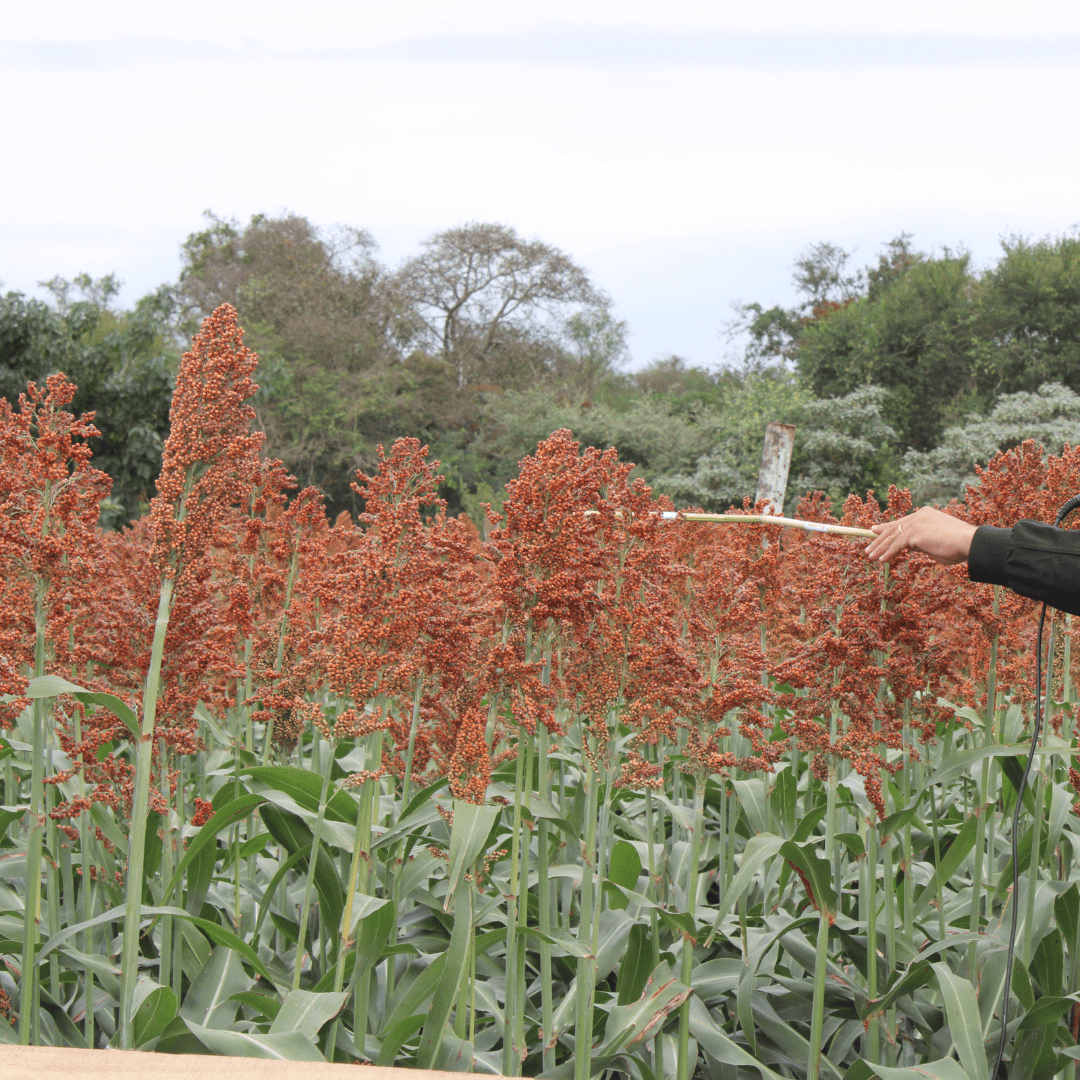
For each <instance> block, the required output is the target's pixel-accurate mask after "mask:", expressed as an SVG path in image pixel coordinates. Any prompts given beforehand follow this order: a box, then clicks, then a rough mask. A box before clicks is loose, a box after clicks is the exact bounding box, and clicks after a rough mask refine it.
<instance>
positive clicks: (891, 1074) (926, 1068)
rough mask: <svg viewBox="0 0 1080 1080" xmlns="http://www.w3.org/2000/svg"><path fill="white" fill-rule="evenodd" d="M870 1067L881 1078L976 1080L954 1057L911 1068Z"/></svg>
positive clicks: (892, 1079) (902, 1079)
mask: <svg viewBox="0 0 1080 1080" xmlns="http://www.w3.org/2000/svg"><path fill="white" fill-rule="evenodd" d="M870 1068H871V1069H873V1070H874V1073H875V1074H876V1075H877V1076H880V1077H881V1080H975V1078H974V1077H973V1076H970V1075H969V1074H968V1073H967V1072H965V1071H964V1069H963V1068H962V1066H961V1065H960V1063H959V1062H958V1061H954V1060H953V1059H952V1058H943V1059H942V1060H941V1061H931V1062H928V1063H927V1064H926V1065H913V1066H912V1067H911V1068H909V1069H890V1068H887V1067H886V1066H884V1065H871V1066H870Z"/></svg>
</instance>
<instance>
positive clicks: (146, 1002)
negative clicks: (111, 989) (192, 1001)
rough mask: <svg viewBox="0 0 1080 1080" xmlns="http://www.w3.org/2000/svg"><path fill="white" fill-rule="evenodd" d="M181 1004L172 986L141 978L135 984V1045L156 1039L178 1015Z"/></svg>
mask: <svg viewBox="0 0 1080 1080" xmlns="http://www.w3.org/2000/svg"><path fill="white" fill-rule="evenodd" d="M179 1004H180V1003H179V1002H178V1001H177V999H176V994H174V993H173V991H172V988H171V987H168V986H158V985H157V983H154V982H151V981H150V980H149V979H140V980H139V981H138V983H136V985H135V1002H134V1012H135V1015H134V1017H133V1023H134V1025H135V1045H136V1046H142V1045H143V1044H144V1043H148V1042H149V1041H150V1040H151V1039H156V1038H157V1037H158V1036H159V1035H160V1034H161V1033H162V1032H163V1031H164V1030H165V1028H166V1027H168V1025H169V1023H170V1022H171V1021H172V1018H173V1017H174V1016H175V1015H176V1010H177V1007H178V1006H179Z"/></svg>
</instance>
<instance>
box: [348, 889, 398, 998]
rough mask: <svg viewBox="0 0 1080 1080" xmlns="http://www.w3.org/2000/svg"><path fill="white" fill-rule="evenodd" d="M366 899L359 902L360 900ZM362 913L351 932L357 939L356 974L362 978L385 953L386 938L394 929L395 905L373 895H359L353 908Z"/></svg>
mask: <svg viewBox="0 0 1080 1080" xmlns="http://www.w3.org/2000/svg"><path fill="white" fill-rule="evenodd" d="M361 900H362V901H364V902H363V903H358V901H361ZM357 909H359V910H360V912H361V914H360V915H359V917H358V918H357V919H356V921H355V922H354V923H353V929H352V931H351V933H352V934H353V936H354V939H355V941H356V950H355V952H354V954H353V957H354V961H353V962H354V964H356V965H357V969H356V975H357V977H358V978H362V977H363V976H364V974H365V973H366V972H367V970H368V969H369V968H370V967H371V965H372V964H374V963H376V962H377V961H378V959H379V957H380V956H381V955H382V953H383V948H384V946H385V945H386V939H387V938H388V937H389V936H390V932H391V931H392V930H393V929H394V905H393V904H392V903H390V901H389V900H382V901H379V900H376V899H375V898H374V897H372V896H364V897H357V898H356V900H354V901H353V910H354V911H355V910H357Z"/></svg>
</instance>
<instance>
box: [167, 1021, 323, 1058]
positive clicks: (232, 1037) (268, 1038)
mask: <svg viewBox="0 0 1080 1080" xmlns="http://www.w3.org/2000/svg"><path fill="white" fill-rule="evenodd" d="M185 1020H186V1018H185ZM186 1023H187V1026H188V1029H189V1030H190V1031H191V1033H192V1034H193V1035H194V1036H195V1038H197V1039H198V1040H199V1042H201V1043H202V1044H203V1045H204V1046H205V1047H206V1048H207V1049H208V1050H210V1051H211V1052H213V1053H215V1054H220V1055H221V1056H222V1057H247V1058H272V1059H276V1060H278V1061H325V1060H326V1058H324V1057H323V1056H322V1054H320V1053H319V1050H318V1048H317V1047H316V1046H315V1044H314V1043H313V1042H312V1041H311V1040H310V1039H306V1038H304V1036H303V1035H300V1034H298V1033H297V1032H287V1033H285V1034H282V1033H277V1034H274V1035H262V1034H260V1033H259V1032H246V1031H221V1030H217V1029H214V1028H203V1027H199V1025H198V1024H194V1023H192V1022H191V1021H190V1020H186Z"/></svg>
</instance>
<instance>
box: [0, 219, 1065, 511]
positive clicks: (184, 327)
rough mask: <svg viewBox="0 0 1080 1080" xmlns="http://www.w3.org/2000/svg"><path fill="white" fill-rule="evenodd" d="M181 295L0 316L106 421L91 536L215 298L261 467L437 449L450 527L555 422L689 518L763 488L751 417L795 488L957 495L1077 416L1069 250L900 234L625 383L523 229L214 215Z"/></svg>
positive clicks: (74, 289)
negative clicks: (707, 345) (720, 336)
mask: <svg viewBox="0 0 1080 1080" xmlns="http://www.w3.org/2000/svg"><path fill="white" fill-rule="evenodd" d="M181 250H182V270H181V274H180V276H179V279H178V281H176V282H173V283H169V284H166V285H162V286H161V287H160V288H158V289H157V290H155V291H154V292H152V293H150V294H149V295H147V296H145V297H143V298H142V299H140V300H139V301H138V302H137V303H135V304H134V305H133V306H132V307H131V308H130V309H127V310H122V309H120V308H119V307H118V305H117V304H116V298H117V295H118V290H119V282H118V281H117V279H116V278H115V277H114V276H107V277H105V278H100V279H93V278H90V277H89V276H88V275H80V276H79V277H77V278H75V279H74V280H73V281H67V280H64V279H62V278H54V279H53V280H52V281H50V282H43V283H42V284H43V285H45V286H46V288H47V290H48V293H49V299H48V300H47V301H45V300H38V299H33V298H29V297H27V296H25V295H22V294H20V293H17V292H8V293H7V294H6V295H5V296H3V297H2V298H0V394H3V395H4V396H5V397H7V398H8V399H9V400H11V401H12V402H14V401H15V399H16V398H17V396H18V394H19V392H20V391H21V390H22V389H24V388H25V385H26V382H27V381H28V380H30V379H33V380H36V381H41V380H42V379H44V377H45V376H46V375H48V374H50V373H52V372H54V371H60V370H62V371H64V372H66V374H67V375H68V376H69V377H70V378H71V379H72V380H73V381H74V382H76V383H77V384H78V386H79V395H78V397H77V399H76V401H75V402H74V403H73V407H74V408H75V409H77V410H79V411H89V410H94V411H95V412H96V414H97V421H96V422H97V426H98V427H99V429H100V430H101V432H102V434H101V436H100V438H99V439H98V440H97V444H96V445H95V447H94V451H95V458H96V462H95V463H96V464H97V465H98V467H99V468H102V469H103V470H105V471H106V472H109V473H110V474H111V475H112V476H113V478H114V489H113V494H112V499H111V501H110V502H109V503H108V505H107V507H106V509H105V512H104V514H103V519H104V521H105V523H106V524H107V525H111V526H117V525H121V524H123V523H124V522H126V521H127V520H129V519H130V518H132V517H134V516H137V515H138V514H139V513H141V511H142V509H143V508H144V507H145V505H146V503H147V502H148V500H149V497H150V495H152V493H153V481H154V478H155V477H156V475H157V472H158V469H159V466H160V456H161V446H162V440H163V438H164V435H165V433H166V432H167V430H168V409H169V400H170V394H171V387H172V382H173V376H174V373H175V368H176V364H177V362H178V359H179V355H180V352H181V351H182V348H183V344H182V343H183V342H184V341H185V340H187V339H189V338H190V336H191V335H192V334H193V333H194V331H195V330H196V329H197V327H198V325H199V324H200V323H201V321H202V319H203V318H204V317H205V316H206V315H208V314H209V313H210V312H211V311H212V310H213V309H214V308H216V307H217V306H218V305H219V304H221V303H224V302H228V303H230V304H232V305H233V306H234V307H235V308H236V309H237V311H238V312H239V316H240V321H241V324H242V325H243V326H244V327H245V328H246V331H247V338H246V341H247V343H248V344H249V345H251V347H253V348H254V349H255V350H256V351H257V352H258V353H259V354H260V356H261V358H262V363H261V365H260V372H259V379H260V382H261V384H262V386H261V389H260V391H259V395H258V399H257V401H256V409H257V413H258V421H259V423H260V424H261V425H262V427H263V428H264V429H265V431H266V433H267V450H268V452H269V453H270V454H271V455H272V456H275V457H280V458H281V459H282V460H283V461H284V462H285V464H286V465H287V467H288V468H289V469H290V470H291V471H292V472H293V473H294V474H295V475H296V476H297V478H298V480H299V481H300V482H301V484H304V485H307V484H312V485H315V486H317V487H320V488H322V490H323V491H324V492H325V493H326V495H327V502H328V506H329V508H330V510H331V511H332V512H333V513H335V514H336V513H339V512H341V511H343V510H347V511H350V512H355V511H356V510H358V509H359V506H358V503H357V500H358V496H357V495H356V494H355V492H354V491H353V490H352V488H351V486H350V484H351V481H352V479H353V477H354V474H355V471H356V470H357V469H358V468H361V469H368V468H371V467H372V466H373V464H374V462H375V461H376V449H375V448H376V446H378V445H379V444H384V445H388V444H389V443H390V442H392V441H393V440H394V439H395V438H397V437H398V436H401V435H413V436H417V437H419V438H420V439H422V440H423V441H424V442H426V443H427V444H429V445H430V446H431V448H432V454H433V456H435V457H437V458H438V459H439V460H440V461H441V462H442V469H441V471H442V472H443V473H444V475H445V477H446V479H445V481H444V485H443V491H442V494H443V495H444V497H446V498H447V499H448V501H449V503H450V506H451V508H452V509H453V510H454V511H455V512H461V511H464V512H467V513H469V514H470V515H471V516H472V517H473V518H474V519H475V520H477V521H478V523H479V522H480V521H481V519H482V514H483V511H482V504H483V503H485V502H491V503H494V504H495V505H498V503H499V502H500V493H501V491H502V485H503V483H504V481H505V480H507V479H509V478H510V477H511V476H513V475H515V474H516V471H517V463H518V462H519V461H520V459H521V458H522V457H524V456H525V455H526V454H528V453H531V452H532V450H533V449H535V447H536V445H537V443H538V442H539V441H540V440H541V439H543V438H546V437H547V436H548V435H549V434H550V433H551V432H552V431H553V430H555V429H557V428H562V427H566V428H569V429H571V430H572V431H573V432H574V435H575V437H576V438H578V439H579V440H580V441H581V442H582V443H584V444H588V445H597V446H604V447H606V446H615V447H616V448H617V449H618V451H619V453H620V456H621V457H623V458H624V459H626V460H630V461H634V462H637V465H638V469H639V471H640V473H641V475H642V476H644V478H645V479H646V480H647V481H648V482H649V483H651V484H652V485H654V486H655V487H656V488H658V489H659V490H662V491H664V492H665V493H666V494H669V495H670V496H671V497H672V498H673V499H674V500H675V502H676V504H677V505H696V506H701V507H704V508H706V509H726V508H727V507H728V506H729V505H731V504H732V503H736V504H739V503H741V502H742V500H743V498H744V497H746V496H748V495H750V496H752V495H753V492H754V488H755V482H756V476H757V469H758V464H759V459H760V447H761V439H762V435H763V431H764V426H765V423H766V422H767V421H769V420H776V421H781V422H787V423H794V424H795V425H796V426H797V429H798V435H797V441H796V450H795V456H794V459H793V463H792V474H791V481H790V483H789V493H791V496H792V498H797V497H798V495H800V494H802V493H803V492H805V491H808V490H822V491H825V492H826V493H827V494H828V495H829V496H830V498H832V499H833V500H834V502H839V501H840V500H842V499H843V498H844V497H845V496H846V495H847V494H848V493H849V492H858V493H864V492H865V491H866V490H868V489H874V490H876V491H877V492H879V493H884V492H885V490H886V489H887V487H888V485H889V484H890V483H893V482H896V483H901V484H906V485H908V486H910V487H912V489H913V493H914V494H915V496H916V498H917V499H918V500H920V501H926V500H935V501H947V500H948V499H950V498H952V497H955V496H960V495H961V494H962V491H963V485H964V483H965V481H966V480H967V479H969V478H970V477H971V476H972V474H973V468H974V465H975V464H976V463H977V462H980V461H985V460H986V459H987V458H988V457H989V456H990V455H992V454H993V453H994V452H995V451H996V450H998V449H1005V448H1008V447H1009V446H1012V445H1015V444H1016V443H1018V442H1020V441H1021V440H1022V439H1024V438H1031V437H1034V438H1038V439H1039V440H1040V441H1041V442H1042V443H1043V445H1044V446H1045V447H1046V448H1047V449H1048V450H1050V451H1053V452H1060V450H1061V448H1062V446H1063V445H1064V443H1065V442H1067V441H1069V439H1070V437H1071V438H1072V439H1073V440H1074V441H1075V431H1076V422H1077V420H1080V396H1078V392H1080V234H1077V233H1071V234H1065V235H1062V236H1059V237H1047V238H1044V239H1040V240H1030V239H1025V238H1022V237H1013V238H1009V239H1007V240H1005V241H1004V242H1003V245H1002V254H1001V257H1000V258H999V259H998V261H997V262H996V263H995V264H994V265H993V266H992V267H990V268H988V269H983V270H979V269H976V268H975V267H974V266H973V265H972V262H971V259H970V256H969V255H967V254H966V253H964V252H952V251H949V250H945V251H942V252H939V253H926V252H920V251H917V250H915V249H914V248H913V246H912V244H911V237H910V236H908V235H907V234H903V235H901V236H899V237H897V238H896V239H894V240H892V241H890V242H889V243H888V244H886V245H885V247H884V249H883V251H882V252H881V254H880V255H879V256H878V259H877V262H876V264H872V265H870V266H867V267H863V268H861V269H860V268H855V267H853V266H852V256H851V253H849V252H846V251H844V250H843V249H841V248H838V247H836V246H834V245H831V244H828V243H821V244H817V245H815V246H814V247H812V248H810V249H808V250H807V251H805V252H803V253H802V254H801V255H800V256H799V258H798V259H797V261H796V263H795V267H794V285H795V288H796V293H797V297H798V300H797V303H796V304H795V305H794V306H792V307H790V308H785V307H781V306H773V307H768V308H767V307H765V306H764V305H762V304H760V303H756V302H755V303H746V304H742V305H739V306H738V307H737V309H736V313H735V317H734V319H732V320H731V321H730V322H729V323H728V324H727V327H726V329H727V331H728V333H729V334H731V335H733V336H734V337H737V338H738V339H739V340H740V341H741V342H743V343H745V344H744V348H743V352H742V355H741V357H740V359H739V362H738V363H736V364H735V365H730V364H729V365H727V366H717V367H714V368H706V367H701V366H697V365H693V364H690V363H688V362H687V361H686V360H684V359H682V358H680V357H678V356H668V357H662V358H658V359H654V360H653V361H652V362H651V363H649V364H647V365H646V366H644V367H642V368H640V369H637V370H633V371H630V370H627V360H628V345H627V341H628V334H629V329H628V326H627V324H626V323H625V322H624V321H622V320H619V319H617V318H616V317H615V315H614V314H613V307H612V302H611V300H610V298H609V297H607V296H606V295H605V294H604V293H603V292H602V291H601V290H600V289H599V288H597V286H596V285H595V284H594V283H593V282H592V281H591V280H590V278H589V275H588V274H587V272H586V271H585V270H584V269H583V268H582V267H580V266H579V265H577V264H576V263H575V262H574V261H573V260H572V259H571V258H570V257H569V256H568V255H566V254H565V253H563V252H561V251H559V250H558V249H557V248H555V247H552V246H551V245H548V244H545V243H543V242H541V241H539V240H535V239H526V238H524V237H522V236H520V235H518V234H517V233H516V232H515V231H514V230H513V229H512V228H509V227H508V226H505V225H499V224H492V223H472V224H468V225H465V226H462V227H460V228H454V229H448V230H445V231H443V232H440V233H437V234H435V235H434V236H432V237H431V238H429V239H428V240H427V241H425V242H424V243H423V244H422V245H421V246H420V250H419V251H418V253H417V254H416V255H414V256H413V257H412V258H410V259H408V260H406V261H405V262H404V263H403V264H402V265H400V266H398V267H397V268H389V267H387V266H385V265H383V264H382V263H380V262H379V260H378V249H377V246H376V244H375V242H374V240H373V239H372V237H371V235H370V234H369V233H368V232H367V231H366V230H363V229H357V228H345V227H341V228H337V229H332V230H323V229H319V228H317V227H316V226H315V225H313V224H312V223H311V222H310V221H308V220H307V219H306V218H303V217H300V216H298V215H295V214H284V215H281V216H278V217H271V216H265V215H256V216H254V217H252V218H251V220H250V221H248V222H247V223H246V224H242V223H240V222H238V221H235V220H227V219H224V218H221V217H218V216H215V215H213V214H210V213H208V214H207V218H206V226H205V228H203V229H201V230H200V231H198V232H195V233H193V234H191V235H190V236H189V237H188V238H187V239H186V240H185V241H184V243H183V245H182V249H181Z"/></svg>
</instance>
